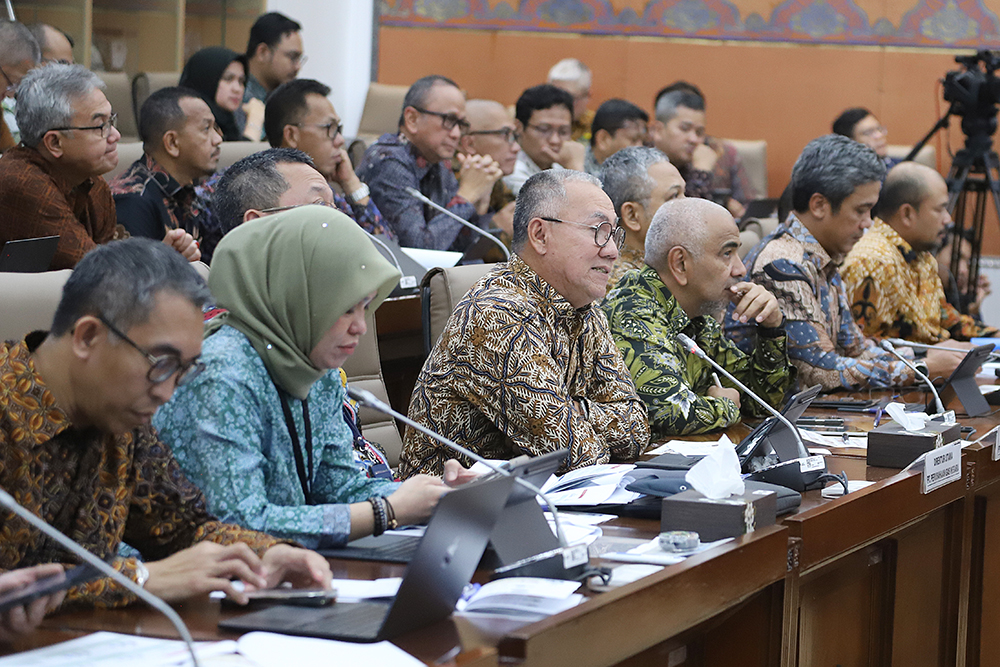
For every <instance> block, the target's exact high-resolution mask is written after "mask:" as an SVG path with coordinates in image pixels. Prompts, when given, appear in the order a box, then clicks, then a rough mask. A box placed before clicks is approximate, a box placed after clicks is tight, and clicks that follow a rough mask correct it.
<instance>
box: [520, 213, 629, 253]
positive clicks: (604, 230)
mask: <svg viewBox="0 0 1000 667" xmlns="http://www.w3.org/2000/svg"><path fill="white" fill-rule="evenodd" d="M539 217H540V218H541V219H542V220H546V221H548V222H558V223H560V224H563V225H576V226H577V227H585V228H587V229H592V230H594V243H596V244H597V245H598V246H599V247H601V248H603V247H604V246H606V245H608V241H610V240H612V239H614V241H615V246H616V247H617V248H618V249H619V250H621V249H622V244H624V243H625V228H624V227H622V226H621V225H620V224H618V221H617V220H616V221H615V222H614V223H613V224H612V223H610V222H602V223H601V224H599V225H588V224H586V223H583V222H572V221H570V220H560V219H559V218H546V217H544V216H539Z"/></svg>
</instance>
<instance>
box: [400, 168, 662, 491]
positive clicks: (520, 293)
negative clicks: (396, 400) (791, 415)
mask: <svg viewBox="0 0 1000 667" xmlns="http://www.w3.org/2000/svg"><path fill="white" fill-rule="evenodd" d="M617 223H618V221H617V218H616V217H615V210H614V207H613V206H612V204H611V200H610V199H608V196H607V195H606V194H604V191H603V190H601V186H600V182H599V181H598V180H597V179H596V178H594V177H593V176H591V175H589V174H585V173H582V172H577V171H571V170H560V171H555V170H546V171H543V172H540V173H538V174H535V175H534V176H532V177H531V178H529V179H528V180H527V181H526V182H525V184H524V187H523V188H522V189H521V194H520V195H518V199H517V204H516V206H515V210H514V242H513V250H514V253H515V254H514V255H513V256H512V257H511V260H510V262H507V263H505V264H498V265H497V267H496V268H495V269H493V270H492V271H491V272H490V273H488V274H487V275H486V276H485V277H483V278H482V279H481V280H480V281H479V282H478V283H476V285H475V286H473V288H472V289H471V290H469V293H468V294H466V295H465V297H464V298H463V299H462V300H461V301H460V302H459V303H458V305H457V306H456V307H455V311H454V312H453V313H452V315H451V318H450V319H449V320H448V323H447V325H445V328H444V331H443V332H442V334H441V337H440V338H439V339H438V341H437V344H436V345H435V346H434V350H433V351H432V352H431V354H430V356H429V357H428V358H427V362H426V363H425V364H424V367H423V369H422V370H421V372H420V375H419V377H418V378H417V383H416V386H415V387H414V389H413V396H412V397H411V399H410V418H411V419H413V420H415V421H417V422H419V423H422V424H424V425H425V426H428V427H429V428H432V429H434V430H437V431H438V432H440V433H441V434H442V435H444V436H445V437H448V438H452V439H456V440H458V441H460V442H461V443H462V444H463V445H465V446H466V447H468V448H470V449H471V450H473V451H475V452H476V453H478V454H480V455H481V456H485V457H487V458H491V459H511V458H514V457H516V456H519V455H521V454H528V455H531V456H538V455H541V454H545V453H548V452H553V451H556V450H558V449H562V448H564V447H568V448H569V457H568V459H567V461H566V463H565V464H564V466H563V471H566V470H571V469H576V468H580V467H583V466H588V465H593V464H598V463H608V462H609V461H631V460H634V459H635V458H636V457H638V456H639V454H641V453H642V452H643V451H644V450H645V448H646V445H647V444H648V443H649V426H648V425H647V423H646V411H645V409H644V408H643V405H642V401H640V400H639V397H638V396H636V393H635V387H634V386H633V385H632V378H631V377H630V376H629V374H628V369H627V368H626V366H625V363H624V361H623V360H622V357H621V355H620V354H619V353H618V350H617V349H615V346H614V341H613V340H612V339H611V334H610V332H609V331H608V323H607V320H606V319H605V317H604V314H603V313H602V312H601V310H600V309H599V308H596V307H595V306H594V305H593V304H594V302H595V301H597V300H598V299H600V298H602V297H603V296H604V292H605V287H606V284H607V281H608V274H609V272H610V271H611V266H612V265H613V264H614V261H615V259H616V258H617V257H618V249H619V247H620V244H621V242H622V239H623V230H622V228H621V227H619V226H618V224H617ZM452 456H453V455H452V454H451V453H450V452H449V451H448V450H447V449H445V448H443V447H442V446H441V445H440V444H439V443H437V442H436V441H434V440H431V439H430V438H427V437H426V436H424V435H423V434H420V433H417V432H416V431H415V430H413V429H408V430H407V432H406V438H405V441H404V444H403V452H402V456H401V459H400V466H399V474H400V476H401V477H403V478H406V477H409V476H412V475H415V474H418V473H429V474H440V473H441V472H442V471H443V470H444V463H445V461H446V460H447V459H449V458H452ZM466 463H468V462H466Z"/></svg>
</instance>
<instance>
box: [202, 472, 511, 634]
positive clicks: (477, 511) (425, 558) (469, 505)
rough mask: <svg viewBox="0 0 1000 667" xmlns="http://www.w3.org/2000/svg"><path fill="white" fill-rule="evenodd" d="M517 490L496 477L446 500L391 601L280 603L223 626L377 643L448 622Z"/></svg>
mask: <svg viewBox="0 0 1000 667" xmlns="http://www.w3.org/2000/svg"><path fill="white" fill-rule="evenodd" d="M513 484H514V479H513V478H512V477H496V478H493V479H484V480H476V481H473V482H470V483H469V484H465V485H464V486H462V487H461V488H458V489H455V490H454V491H451V492H450V493H447V494H445V495H444V497H442V498H441V501H440V502H439V503H438V506H437V510H436V511H435V512H434V516H433V517H432V518H431V522H430V524H428V526H427V532H426V533H425V534H424V538H423V539H422V540H421V541H420V546H419V548H418V549H417V553H416V555H415V556H414V558H413V560H412V561H411V562H410V565H409V567H407V568H406V574H405V575H404V576H403V581H402V583H400V585H399V592H398V593H396V597H395V598H393V599H392V600H370V601H366V602H357V603H348V602H338V603H334V604H333V605H331V606H329V607H318V608H317V607H299V606H291V605H274V606H272V607H268V608H266V609H262V610H260V611H255V612H252V613H249V614H244V615H242V616H237V617H234V618H230V619H226V620H223V621H220V622H219V627H220V628H222V629H224V630H235V631H238V632H250V631H253V630H262V631H266V632H280V633H283V634H288V635H301V636H305V637H322V638H324V639H340V640H343V641H352V642H376V641H382V640H383V639H392V638H394V637H398V636H399V635H402V634H405V633H407V632H411V631H413V630H419V629H421V628H424V627H427V626H428V625H432V624H434V623H437V622H438V621H441V620H444V619H445V618H448V616H450V615H451V613H452V611H454V609H455V603H456V602H458V599H459V597H460V596H461V595H462V589H463V588H465V586H466V584H468V583H469V581H470V580H471V579H472V575H473V574H474V573H475V571H476V565H477V564H478V563H479V559H480V558H481V557H482V555H483V551H484V550H485V549H486V542H487V540H488V539H489V536H490V531H492V530H493V526H494V525H495V524H496V521H497V519H498V518H499V516H500V512H501V511H502V510H503V507H504V505H505V504H506V503H507V498H508V497H509V496H510V492H511V487H512V486H513Z"/></svg>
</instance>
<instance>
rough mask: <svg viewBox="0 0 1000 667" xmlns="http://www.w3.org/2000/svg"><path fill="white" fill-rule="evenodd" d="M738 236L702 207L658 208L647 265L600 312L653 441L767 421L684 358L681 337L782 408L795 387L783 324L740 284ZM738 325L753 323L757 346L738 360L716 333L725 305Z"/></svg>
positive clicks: (714, 208)
mask: <svg viewBox="0 0 1000 667" xmlns="http://www.w3.org/2000/svg"><path fill="white" fill-rule="evenodd" d="M739 248H740V231H739V229H737V227H736V223H735V221H734V220H733V216H732V215H731V214H730V213H729V211H727V210H726V209H725V208H723V207H722V206H720V205H718V204H716V203H714V202H710V201H708V200H707V199H697V198H689V199H676V200H673V201H669V202H667V203H665V204H663V205H662V206H661V207H660V208H659V210H658V211H657V212H656V215H654V216H653V221H652V223H651V224H650V225H649V230H648V231H647V232H646V257H645V264H644V265H643V268H642V269H641V270H640V271H632V272H630V273H628V274H626V275H625V277H624V278H622V280H621V281H620V282H619V283H618V285H617V286H616V287H615V288H614V289H612V290H611V292H609V293H608V298H607V299H606V300H605V301H604V312H605V314H606V315H607V317H608V323H609V325H610V327H611V333H612V335H613V336H614V338H615V343H616V344H617V346H618V349H619V350H621V353H622V356H623V357H624V359H625V363H626V364H627V365H628V368H629V371H631V373H632V379H633V380H634V381H635V387H636V391H637V392H638V393H639V397H640V398H642V400H643V402H645V404H646V410H647V411H648V413H649V428H650V431H651V432H652V433H653V434H654V436H658V437H663V436H674V435H689V434H695V433H705V432H707V431H715V430H718V429H722V428H726V427H728V426H731V425H733V424H735V423H736V422H738V421H739V420H740V410H741V407H742V409H743V410H744V411H746V412H747V413H748V414H749V415H751V416H758V417H764V416H767V414H766V413H764V412H762V409H761V407H760V406H759V405H757V403H756V401H753V400H749V401H746V402H742V403H741V400H740V398H741V397H740V392H739V391H738V390H737V389H736V388H734V387H732V386H723V385H722V384H721V383H719V382H717V381H716V379H715V377H714V376H713V373H712V367H711V366H710V365H709V364H708V363H707V362H705V361H703V360H702V359H700V358H698V357H696V356H694V355H692V354H688V353H687V352H686V351H685V350H684V348H683V346H682V345H681V343H680V341H678V340H677V335H678V334H681V333H683V334H686V335H688V336H689V337H691V338H692V339H693V340H696V341H698V344H699V345H700V346H701V347H702V349H704V350H705V351H706V353H707V354H708V355H709V356H710V357H712V358H713V359H714V360H715V361H716V362H718V363H719V364H720V365H721V366H723V367H724V368H726V370H728V371H729V372H730V373H732V374H733V375H735V376H736V377H738V378H739V379H740V381H741V382H743V383H744V384H746V385H747V386H749V387H751V388H752V389H753V390H754V391H755V392H757V394H759V395H760V396H762V397H763V398H764V399H765V400H767V401H768V402H769V403H771V405H773V406H774V407H779V406H780V405H781V403H782V401H783V400H784V396H785V393H786V392H787V391H788V390H789V389H791V387H792V386H793V384H794V381H795V369H794V367H793V366H792V365H791V362H790V361H789V358H788V343H787V337H786V336H785V330H784V328H783V327H782V323H783V321H784V318H783V316H782V314H781V309H780V308H779V307H778V301H777V299H775V297H774V295H773V294H771V293H770V292H768V291H767V290H765V289H764V288H763V287H761V286H760V285H755V284H753V283H748V282H744V281H743V278H744V277H745V276H746V268H745V267H744V266H743V262H742V261H740V256H739V254H738V251H739ZM729 303H733V304H735V309H734V313H735V316H736V317H737V318H742V319H745V320H746V321H753V322H755V323H756V324H757V325H758V327H757V345H756V346H755V347H754V349H753V352H752V353H750V354H744V353H743V352H741V351H740V349H739V348H737V347H736V345H734V344H733V343H732V342H731V341H730V340H729V339H727V338H726V337H725V336H723V334H722V326H721V325H720V324H719V319H720V318H721V316H722V314H723V313H724V312H725V307H726V304H729Z"/></svg>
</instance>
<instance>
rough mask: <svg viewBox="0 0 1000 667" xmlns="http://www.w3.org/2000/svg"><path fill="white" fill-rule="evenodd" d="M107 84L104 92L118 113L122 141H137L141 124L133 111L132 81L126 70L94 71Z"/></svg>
mask: <svg viewBox="0 0 1000 667" xmlns="http://www.w3.org/2000/svg"><path fill="white" fill-rule="evenodd" d="M94 74H96V75H97V76H99V77H101V80H102V81H103V82H104V83H105V84H106V85H107V88H105V89H104V94H105V95H106V96H107V98H108V102H111V108H112V109H114V110H115V113H117V114H118V131H119V132H121V133H122V141H136V140H137V139H138V138H139V126H138V125H137V124H136V122H135V113H134V112H133V111H132V82H131V81H130V80H129V78H128V74H126V73H125V72H103V71H101V72H94Z"/></svg>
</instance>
